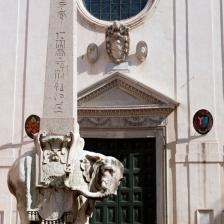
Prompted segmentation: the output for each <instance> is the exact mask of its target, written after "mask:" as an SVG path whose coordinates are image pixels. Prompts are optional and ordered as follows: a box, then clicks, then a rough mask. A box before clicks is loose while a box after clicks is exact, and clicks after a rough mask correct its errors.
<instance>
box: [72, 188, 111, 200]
mask: <svg viewBox="0 0 224 224" xmlns="http://www.w3.org/2000/svg"><path fill="white" fill-rule="evenodd" d="M74 191H75V194H78V195H83V196H84V197H86V198H90V199H95V200H97V199H102V198H104V197H108V196H110V195H111V194H112V193H111V192H108V191H105V190H102V191H97V192H90V191H86V190H80V189H75V190H74Z"/></svg>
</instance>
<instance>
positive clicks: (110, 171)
mask: <svg viewBox="0 0 224 224" xmlns="http://www.w3.org/2000/svg"><path fill="white" fill-rule="evenodd" d="M106 171H108V172H109V173H110V174H111V175H112V174H113V173H114V170H113V169H112V168H111V167H105V168H104V172H106Z"/></svg>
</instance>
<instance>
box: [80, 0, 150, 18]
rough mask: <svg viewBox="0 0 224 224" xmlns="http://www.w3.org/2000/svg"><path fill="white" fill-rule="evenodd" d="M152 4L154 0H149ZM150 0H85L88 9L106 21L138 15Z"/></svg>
mask: <svg viewBox="0 0 224 224" xmlns="http://www.w3.org/2000/svg"><path fill="white" fill-rule="evenodd" d="M149 1H150V5H151V4H152V3H153V0H149ZM147 2H148V0H83V4H84V6H85V7H86V9H87V10H88V11H89V12H90V13H91V14H92V15H93V16H94V17H96V18H98V19H101V20H106V21H114V20H124V19H128V18H131V17H133V16H135V15H137V14H138V13H139V12H140V11H142V9H144V8H145V6H146V4H147Z"/></svg>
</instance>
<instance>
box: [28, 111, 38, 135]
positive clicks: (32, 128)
mask: <svg viewBox="0 0 224 224" xmlns="http://www.w3.org/2000/svg"><path fill="white" fill-rule="evenodd" d="M25 131H26V134H27V135H28V136H29V137H30V138H32V139H33V135H34V134H36V133H38V132H39V131H40V117H39V116H37V115H34V114H32V115H30V116H29V117H28V118H27V119H26V122H25Z"/></svg>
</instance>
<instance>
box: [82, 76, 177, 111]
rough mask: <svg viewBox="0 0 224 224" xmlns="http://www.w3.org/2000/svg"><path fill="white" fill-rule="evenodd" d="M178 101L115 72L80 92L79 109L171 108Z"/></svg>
mask: <svg viewBox="0 0 224 224" xmlns="http://www.w3.org/2000/svg"><path fill="white" fill-rule="evenodd" d="M177 105H178V103H177V102H175V101H174V100H172V99H170V98H168V97H167V96H164V95H163V94H161V93H159V92H157V91H155V90H153V89H151V88H149V87H148V86H145V85H143V84H141V83H139V82H137V81H136V80H133V79H131V78H129V77H127V76H124V75H121V74H118V73H117V74H114V75H112V76H110V77H108V78H105V79H103V80H101V81H100V82H98V83H96V84H94V85H92V86H90V87H88V88H87V89H85V90H83V91H81V92H80V93H79V94H78V106H79V109H82V108H83V109H84V108H86V109H87V108H89V109H90V108H92V109H94V108H95V109H97V108H98V109H100V108H101V109H106V108H107V109H112V108H113V109H115V108H117V109H122V108H123V109H125V108H126V109H127V108H130V109H131V108H136V109H137V108H138V109H139V108H160V109H162V108H164V109H165V108H167V109H168V108H169V109H171V110H172V109H173V110H174V109H175V107H176V106H177Z"/></svg>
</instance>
